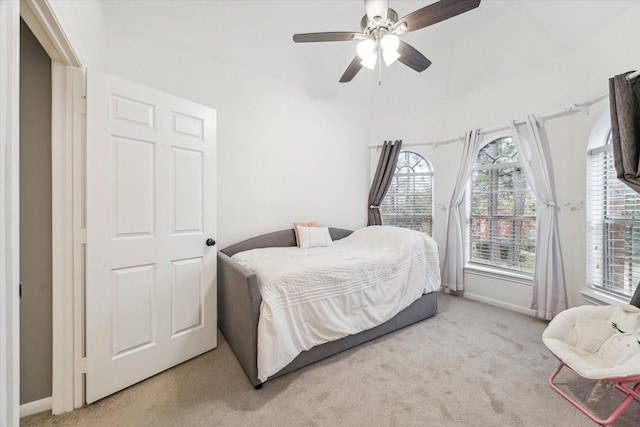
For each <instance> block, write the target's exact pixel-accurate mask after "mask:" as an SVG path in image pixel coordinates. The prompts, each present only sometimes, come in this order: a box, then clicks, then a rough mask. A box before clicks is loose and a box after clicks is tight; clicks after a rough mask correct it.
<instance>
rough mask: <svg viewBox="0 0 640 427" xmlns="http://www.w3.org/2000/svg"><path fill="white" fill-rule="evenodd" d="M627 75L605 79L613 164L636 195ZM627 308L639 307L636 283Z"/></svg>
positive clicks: (637, 142)
mask: <svg viewBox="0 0 640 427" xmlns="http://www.w3.org/2000/svg"><path fill="white" fill-rule="evenodd" d="M628 74H630V73H624V74H619V75H617V76H615V77H613V78H610V79H609V105H610V110H611V137H612V140H613V161H614V163H615V166H616V173H617V176H618V179H619V180H620V181H622V182H624V183H625V184H626V185H627V186H628V187H629V188H631V189H632V190H634V191H635V192H636V193H640V78H635V79H627V75H628ZM631 304H632V305H635V306H637V307H640V283H638V285H637V286H636V291H635V293H634V294H633V297H632V298H631Z"/></svg>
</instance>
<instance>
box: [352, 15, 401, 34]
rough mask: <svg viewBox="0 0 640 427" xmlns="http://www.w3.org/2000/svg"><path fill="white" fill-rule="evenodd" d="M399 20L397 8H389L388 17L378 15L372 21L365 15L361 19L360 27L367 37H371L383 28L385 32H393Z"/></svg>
mask: <svg viewBox="0 0 640 427" xmlns="http://www.w3.org/2000/svg"><path fill="white" fill-rule="evenodd" d="M378 18H379V19H378ZM397 21H398V13H397V12H396V11H395V10H393V9H391V8H388V9H387V16H386V18H380V17H377V16H376V17H375V18H374V21H370V20H369V17H368V16H367V15H364V16H363V17H362V19H361V20H360V28H361V29H362V32H363V33H364V34H365V35H366V36H367V37H371V36H372V34H375V33H376V31H377V30H382V31H383V32H385V33H386V32H391V31H392V30H393V27H394V25H395V23H396V22H397Z"/></svg>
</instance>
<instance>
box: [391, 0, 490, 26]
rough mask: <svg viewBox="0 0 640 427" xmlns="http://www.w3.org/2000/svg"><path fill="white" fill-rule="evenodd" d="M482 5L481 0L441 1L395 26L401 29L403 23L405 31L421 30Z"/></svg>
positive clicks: (422, 9)
mask: <svg viewBox="0 0 640 427" xmlns="http://www.w3.org/2000/svg"><path fill="white" fill-rule="evenodd" d="M479 5H480V0H440V1H439V2H436V3H432V4H430V5H429V6H425V7H423V8H421V9H418V10H414V11H413V12H411V13H410V14H408V15H407V16H405V17H404V18H402V19H400V20H399V21H398V23H397V24H396V25H395V28H399V27H400V26H401V25H402V24H403V23H404V24H405V25H406V29H405V30H404V31H403V32H405V33H408V32H409V31H415V30H419V29H421V28H424V27H428V26H429V25H433V24H437V23H438V22H441V21H444V20H445V19H449V18H453V17H454V16H456V15H460V14H461V13H464V12H467V11H469V10H471V9H475V8H476V7H478V6H479Z"/></svg>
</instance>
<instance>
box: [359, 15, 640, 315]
mask: <svg viewBox="0 0 640 427" xmlns="http://www.w3.org/2000/svg"><path fill="white" fill-rule="evenodd" d="M639 22H640V4H639V3H635V4H632V5H631V6H630V7H629V8H628V9H627V10H625V12H624V13H623V14H621V15H620V16H618V17H617V18H615V19H614V20H613V21H611V22H609V23H607V24H606V25H604V26H603V27H602V28H600V29H594V33H592V34H591V35H590V37H589V38H586V39H584V40H583V41H581V42H580V43H579V44H578V45H577V46H576V47H575V48H573V49H572V50H571V51H570V53H569V54H563V55H559V56H556V57H555V58H551V60H547V61H544V62H541V63H535V64H532V65H531V66H529V67H528V68H526V69H525V70H523V71H519V72H517V73H515V74H512V75H507V76H504V78H503V79H501V80H499V81H491V82H488V83H487V84H485V85H483V86H480V87H476V88H473V89H471V90H469V91H468V92H467V93H466V94H463V95H460V96H456V97H449V98H447V99H444V100H436V101H434V102H429V101H428V100H425V101H424V102H423V103H420V104H410V105H402V104H397V105H392V106H386V107H385V108H384V109H381V110H380V111H377V112H375V113H374V118H373V121H372V140H381V139H383V138H384V137H386V136H387V135H393V137H394V139H395V138H398V139H403V140H404V142H405V143H412V142H413V143H415V142H427V141H434V140H438V139H439V140H445V139H448V138H452V137H456V136H458V135H463V134H464V132H465V131H466V130H469V129H472V128H485V129H489V128H495V127H500V126H505V125H508V124H509V121H510V120H512V119H516V120H521V119H523V118H524V117H525V115H526V114H528V113H535V114H545V113H549V112H553V111H557V110H561V109H564V108H566V107H568V106H569V105H570V104H572V103H575V102H581V101H584V100H586V99H589V98H591V97H593V96H595V95H598V94H600V93H603V92H605V91H607V89H608V86H607V80H608V78H610V77H612V76H613V75H615V74H620V73H622V72H625V71H628V70H635V69H637V68H638V67H640V34H639V31H638V23H639ZM485 27H486V29H487V31H486V32H483V33H481V34H480V36H479V35H478V33H477V32H474V33H473V37H474V40H465V39H464V36H463V37H462V38H461V39H460V40H459V41H458V42H459V43H456V46H457V47H458V51H456V52H455V54H456V55H458V56H460V57H461V58H470V60H471V61H478V60H481V55H478V53H477V52H475V51H474V52H471V51H467V50H472V49H476V48H477V47H478V46H482V45H484V46H491V40H493V39H495V37H497V32H500V31H503V29H504V28H503V27H500V26H492V25H491V23H486V25H485ZM491 28H493V30H491ZM503 36H504V35H503ZM513 37H514V38H515V39H516V42H514V48H517V49H518V52H514V59H515V60H517V58H519V57H524V56H526V55H527V50H526V49H528V48H532V49H534V50H535V44H532V43H530V44H529V45H527V44H525V43H524V42H525V41H526V40H525V39H526V37H525V38H524V39H523V40H518V35H517V34H516V35H514V36H513ZM465 47H466V48H465ZM532 54H533V55H535V54H537V53H536V52H532ZM487 66H490V64H488V65H487ZM607 102H608V101H603V102H600V103H598V104H596V105H594V106H592V107H591V108H590V110H589V111H587V112H585V113H580V114H576V115H573V116H569V117H564V118H558V119H555V120H550V121H548V122H546V123H545V131H546V132H545V133H546V135H547V140H548V144H549V146H548V147H547V148H548V155H549V160H550V167H551V169H552V174H553V178H554V180H555V192H556V201H557V203H558V206H559V207H558V227H559V234H560V240H561V242H560V243H561V248H562V251H563V255H564V273H565V279H566V283H567V293H568V295H567V297H568V301H569V304H570V305H580V304H583V303H584V300H583V299H582V296H581V294H580V291H581V290H583V289H584V288H585V286H586V271H585V270H586V267H585V264H586V259H585V251H586V249H585V209H584V208H583V209H581V210H572V209H571V207H565V206H563V204H564V203H566V202H572V201H577V200H581V201H584V200H585V197H586V194H585V173H586V172H585V162H586V147H587V140H588V138H589V134H590V132H591V128H592V126H593V125H594V123H595V121H596V120H597V118H598V116H599V114H600V112H601V111H603V110H604V109H605V108H606V104H607ZM408 148H409V147H407V149H408ZM412 149H414V150H415V151H417V152H420V153H421V154H423V155H424V156H426V157H427V158H428V159H429V161H430V162H431V163H432V165H433V167H434V170H435V189H436V190H435V192H436V193H435V203H436V204H442V205H445V206H446V205H448V203H449V198H450V195H451V192H452V190H453V186H454V183H455V179H456V176H457V171H458V167H459V163H460V156H461V153H462V144H461V143H452V144H448V145H440V146H438V147H436V148H434V147H433V146H421V147H412ZM371 151H372V153H371V157H372V160H371V163H374V159H373V158H375V159H377V153H375V152H374V150H371ZM445 220H446V211H445V210H442V209H438V208H436V209H435V218H434V230H435V232H434V237H435V239H436V241H438V243H439V246H440V248H441V250H442V248H443V246H444V245H443V239H444V231H445ZM465 286H466V292H467V294H473V295H474V296H477V297H479V298H481V299H486V300H489V301H493V302H494V303H498V304H501V305H506V306H511V308H516V309H519V310H520V311H525V312H526V311H527V309H528V307H529V303H530V297H531V287H530V286H528V285H522V284H520V283H512V282H509V281H499V280H498V281H496V280H494V279H491V280H489V279H487V277H485V276H479V275H475V274H468V273H467V274H466V275H465Z"/></svg>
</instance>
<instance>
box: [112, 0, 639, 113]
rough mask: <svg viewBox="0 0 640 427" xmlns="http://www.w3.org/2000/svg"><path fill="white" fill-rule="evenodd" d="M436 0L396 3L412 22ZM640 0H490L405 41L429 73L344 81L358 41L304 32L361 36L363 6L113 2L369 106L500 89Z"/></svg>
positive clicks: (244, 60) (169, 29) (207, 45)
mask: <svg viewBox="0 0 640 427" xmlns="http://www.w3.org/2000/svg"><path fill="white" fill-rule="evenodd" d="M430 3H433V1H432V0H414V1H406V0H405V1H394V0H389V6H390V7H392V8H393V9H395V10H396V11H397V12H398V15H399V16H401V17H402V16H405V15H406V14H408V13H410V12H412V11H413V10H415V9H418V8H421V7H423V6H426V5H427V4H430ZM633 3H635V1H633V0H632V1H615V0H604V1H598V0H582V1H580V0H568V1H560V0H557V1H553V0H546V1H545V0H534V1H524V0H522V1H514V0H483V1H482V3H481V4H480V7H478V8H477V9H474V10H472V11H469V12H467V13H465V14H462V15H459V16H457V17H454V18H451V19H449V20H446V21H443V22H440V23H438V24H435V25H433V26H431V27H428V28H425V29H422V30H419V31H416V32H413V33H409V34H406V35H404V36H402V38H403V40H405V41H407V42H408V43H410V44H411V45H413V46H414V47H415V48H416V49H418V50H419V51H420V52H422V53H423V54H424V55H425V56H426V57H427V58H429V59H430V60H431V61H432V62H433V65H431V67H429V68H428V69H427V70H425V71H424V72H422V73H416V72H415V71H413V70H411V69H409V68H407V67H405V66H404V65H402V64H400V63H396V64H393V65H392V66H391V67H390V68H388V69H387V68H383V70H382V86H381V87H378V84H377V78H378V71H377V70H376V71H375V72H373V71H369V70H367V69H363V70H361V71H360V73H359V74H358V75H357V76H356V77H355V78H354V79H353V81H352V82H351V83H346V84H345V83H338V80H339V78H340V76H341V75H342V73H343V72H344V70H345V69H346V67H347V66H348V65H349V63H350V62H351V60H352V58H353V57H354V56H355V44H356V43H355V42H333V43H303V44H296V43H294V42H293V41H292V35H293V34H294V33H305V32H321V31H359V30H360V27H359V23H360V19H361V18H362V16H363V15H364V2H363V1H362V0H342V1H337V0H332V1H331V0H330V1H316V0H284V1H283V0H280V1H266V0H263V1H260V0H249V1H246V0H245V1H242V0H233V1H219V0H208V1H207V0H200V1H186V0H183V1H177V0H175V1H168V0H161V1H152V0H142V1H133V0H128V1H121V0H104V4H103V8H104V14H105V19H106V23H107V25H108V26H109V27H112V28H116V29H123V30H127V31H131V32H134V33H137V34H140V35H143V36H145V37H150V38H153V39H156V40H158V41H161V42H164V43H168V44H170V45H173V46H176V47H179V48H182V49H188V50H191V51H194V52H196V53H198V54H200V55H207V56H210V57H212V58H215V59H218V60H221V61H225V62H228V63H231V64H235V65H237V66H240V67H243V68H248V69H252V70H255V71H257V72H260V73H263V74H267V75H271V76H273V77H276V78H281V79H285V80H287V81H289V82H291V83H293V84H299V85H303V86H305V87H308V88H309V90H313V91H314V92H316V93H319V94H321V93H329V94H337V95H340V96H346V97H350V98H354V99H359V100H364V101H367V102H368V101H374V100H375V99H379V98H380V97H381V96H383V97H385V99H391V98H396V99H403V100H411V101H413V100H416V99H418V97H420V98H423V97H429V98H430V99H439V98H443V97H447V96H453V95H457V94H461V93H465V92H466V91H469V90H472V89H473V88H475V87H479V86H482V85H486V84H490V83H491V82H492V81H494V80H495V79H500V78H505V77H508V76H509V75H512V74H516V73H518V72H519V71H522V70H525V69H527V68H531V67H535V66H536V65H537V64H540V63H543V62H546V61H550V60H552V59H554V58H556V57H558V56H561V55H563V54H565V53H567V52H570V51H572V50H573V49H575V48H576V47H577V46H579V45H580V43H581V42H582V41H583V40H585V39H586V38H588V37H589V35H590V34H592V33H594V32H596V31H598V29H599V28H602V27H603V26H605V25H607V24H608V23H609V22H611V21H612V20H613V19H615V18H616V17H618V16H620V15H621V14H623V13H625V10H628V8H630V7H631V6H632V5H633Z"/></svg>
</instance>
